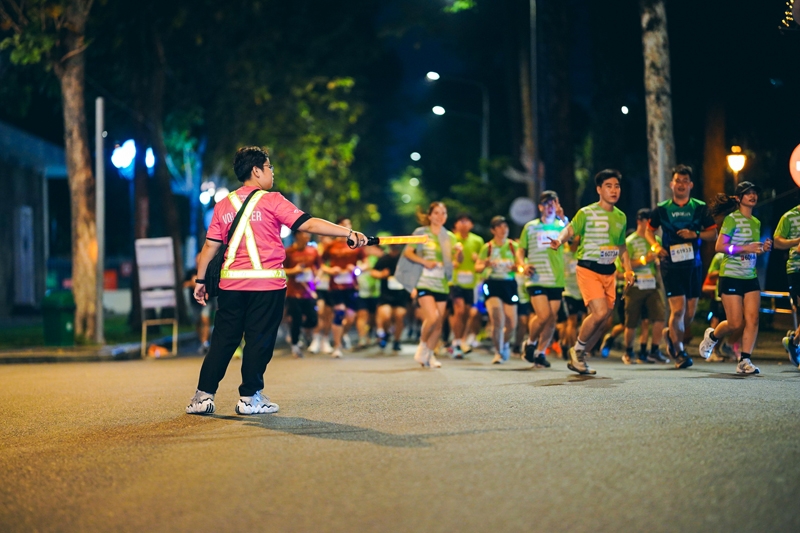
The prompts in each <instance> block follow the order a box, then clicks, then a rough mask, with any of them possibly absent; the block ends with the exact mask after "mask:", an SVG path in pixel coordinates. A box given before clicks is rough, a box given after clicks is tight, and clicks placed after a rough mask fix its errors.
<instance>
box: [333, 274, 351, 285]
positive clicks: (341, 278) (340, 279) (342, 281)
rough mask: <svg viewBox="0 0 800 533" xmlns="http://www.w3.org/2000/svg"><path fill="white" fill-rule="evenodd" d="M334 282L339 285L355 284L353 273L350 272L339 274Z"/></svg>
mask: <svg viewBox="0 0 800 533" xmlns="http://www.w3.org/2000/svg"><path fill="white" fill-rule="evenodd" d="M333 282H334V283H336V284H337V285H352V284H353V274H351V273H350V272H346V273H342V274H337V275H336V276H335V277H334V278H333Z"/></svg>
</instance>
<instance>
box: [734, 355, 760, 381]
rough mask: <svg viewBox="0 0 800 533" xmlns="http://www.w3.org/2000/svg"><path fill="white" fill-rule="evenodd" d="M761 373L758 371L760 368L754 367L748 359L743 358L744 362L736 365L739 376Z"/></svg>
mask: <svg viewBox="0 0 800 533" xmlns="http://www.w3.org/2000/svg"><path fill="white" fill-rule="evenodd" d="M760 372H761V371H760V370H759V369H758V367H757V366H756V365H754V364H753V363H752V362H751V361H750V359H748V358H747V357H743V358H742V360H741V361H739V364H738V365H736V373H737V374H745V375H748V376H749V375H751V374H759V373H760Z"/></svg>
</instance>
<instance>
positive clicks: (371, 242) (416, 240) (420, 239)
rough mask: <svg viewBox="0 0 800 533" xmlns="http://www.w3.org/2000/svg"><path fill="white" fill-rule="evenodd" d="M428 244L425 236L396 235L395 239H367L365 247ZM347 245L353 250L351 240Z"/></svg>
mask: <svg viewBox="0 0 800 533" xmlns="http://www.w3.org/2000/svg"><path fill="white" fill-rule="evenodd" d="M426 242H428V236H427V235H398V236H396V237H367V244H366V245H367V246H381V245H388V244H425V243H426ZM347 245H348V246H350V248H354V247H355V245H356V243H355V241H354V240H352V239H347Z"/></svg>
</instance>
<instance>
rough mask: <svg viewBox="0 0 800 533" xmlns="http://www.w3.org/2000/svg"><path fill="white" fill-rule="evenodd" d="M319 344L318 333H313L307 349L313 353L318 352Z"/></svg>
mask: <svg viewBox="0 0 800 533" xmlns="http://www.w3.org/2000/svg"><path fill="white" fill-rule="evenodd" d="M319 345H320V342H319V335H314V339H313V340H312V341H311V344H310V345H309V347H308V351H309V352H311V353H313V354H318V353H319V348H320V346H319Z"/></svg>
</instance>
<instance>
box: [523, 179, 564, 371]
mask: <svg viewBox="0 0 800 533" xmlns="http://www.w3.org/2000/svg"><path fill="white" fill-rule="evenodd" d="M558 208H559V202H558V195H557V194H556V193H555V192H554V191H544V192H542V194H541V195H540V196H539V213H541V218H538V219H536V220H531V221H530V222H528V223H527V224H525V226H524V227H523V228H522V234H521V235H520V237H519V250H518V251H517V255H518V259H519V261H520V263H522V265H523V268H524V270H523V274H524V275H525V276H526V278H527V279H526V282H525V288H526V291H527V293H528V295H529V296H530V299H531V305H532V306H533V314H532V315H531V316H530V318H529V319H528V345H527V346H526V347H525V353H524V354H523V357H524V358H525V360H526V361H528V362H529V363H533V364H535V365H536V366H537V367H549V366H550V363H549V362H548V361H547V357H545V351H546V350H547V348H549V347H550V343H551V341H552V340H553V332H555V330H556V318H557V317H558V310H559V308H560V307H561V297H562V294H563V292H564V285H565V280H564V251H563V250H562V249H560V248H559V249H553V248H551V247H550V241H552V240H554V239H557V238H558V235H559V234H560V233H561V231H563V229H564V228H565V227H566V225H567V224H566V222H565V221H564V220H561V219H559V218H556V211H557V210H558Z"/></svg>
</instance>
